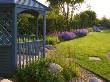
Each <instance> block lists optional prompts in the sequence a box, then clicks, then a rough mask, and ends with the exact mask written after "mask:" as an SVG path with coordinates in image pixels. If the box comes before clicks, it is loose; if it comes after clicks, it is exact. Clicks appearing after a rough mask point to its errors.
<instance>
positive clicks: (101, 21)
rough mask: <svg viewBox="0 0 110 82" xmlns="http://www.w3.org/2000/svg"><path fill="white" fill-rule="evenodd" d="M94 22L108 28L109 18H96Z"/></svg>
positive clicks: (109, 26)
mask: <svg viewBox="0 0 110 82" xmlns="http://www.w3.org/2000/svg"><path fill="white" fill-rule="evenodd" d="M96 24H97V25H98V24H100V26H102V27H104V28H110V19H107V18H105V17H103V18H102V19H101V20H98V21H97V22H96Z"/></svg>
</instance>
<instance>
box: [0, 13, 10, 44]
mask: <svg viewBox="0 0 110 82" xmlns="http://www.w3.org/2000/svg"><path fill="white" fill-rule="evenodd" d="M11 29H12V17H11V12H3V11H0V45H11V44H12V42H11V39H12V35H11Z"/></svg>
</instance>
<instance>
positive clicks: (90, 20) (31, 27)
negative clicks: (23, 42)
mask: <svg viewBox="0 0 110 82" xmlns="http://www.w3.org/2000/svg"><path fill="white" fill-rule="evenodd" d="M48 1H49V2H50V6H49V8H50V11H48V12H47V13H46V17H47V33H48V32H54V31H70V30H71V29H78V28H91V27H92V26H93V25H99V24H100V25H101V26H102V27H104V28H107V29H108V28H110V20H109V19H107V18H106V17H103V18H102V19H98V18H97V16H96V13H95V12H94V11H92V10H86V11H83V12H80V13H79V14H76V15H73V14H74V10H75V9H77V8H78V6H80V5H81V3H83V1H84V0H48ZM65 5H66V6H65ZM38 22H39V34H42V32H43V18H42V16H39V18H38ZM18 31H19V33H20V34H36V17H35V16H33V15H31V14H26V13H24V14H20V15H19V16H18Z"/></svg>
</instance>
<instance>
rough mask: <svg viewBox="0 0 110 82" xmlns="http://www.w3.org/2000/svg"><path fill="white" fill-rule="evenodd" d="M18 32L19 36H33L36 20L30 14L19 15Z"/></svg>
mask: <svg viewBox="0 0 110 82" xmlns="http://www.w3.org/2000/svg"><path fill="white" fill-rule="evenodd" d="M17 23H18V32H19V34H35V33H36V19H35V17H34V16H33V15H31V14H26V13H23V14H20V15H19V16H18V20H17Z"/></svg>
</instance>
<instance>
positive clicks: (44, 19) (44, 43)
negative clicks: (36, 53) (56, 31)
mask: <svg viewBox="0 0 110 82" xmlns="http://www.w3.org/2000/svg"><path fill="white" fill-rule="evenodd" d="M43 21H44V22H43V23H44V26H43V57H45V48H46V13H45V12H44V14H43Z"/></svg>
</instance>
